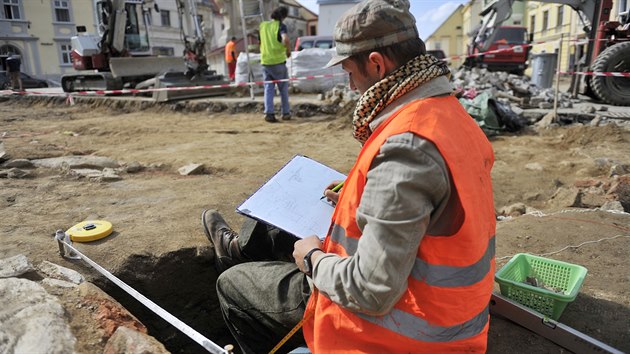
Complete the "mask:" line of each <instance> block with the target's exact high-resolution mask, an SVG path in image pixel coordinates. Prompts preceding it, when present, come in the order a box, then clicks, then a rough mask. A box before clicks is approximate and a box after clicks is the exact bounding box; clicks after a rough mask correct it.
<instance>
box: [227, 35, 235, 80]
mask: <svg viewBox="0 0 630 354" xmlns="http://www.w3.org/2000/svg"><path fill="white" fill-rule="evenodd" d="M237 57H238V54H237V53H236V37H232V39H231V40H230V41H229V42H227V44H226V45H225V62H226V63H227V66H228V76H229V78H230V81H234V79H235V77H236V58H237Z"/></svg>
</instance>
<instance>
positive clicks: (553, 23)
mask: <svg viewBox="0 0 630 354" xmlns="http://www.w3.org/2000/svg"><path fill="white" fill-rule="evenodd" d="M527 8H528V11H527V17H528V18H527V28H528V31H529V33H530V34H533V36H534V42H545V43H544V44H536V45H534V46H533V47H532V50H531V54H530V60H531V58H532V56H531V55H535V54H539V53H558V55H559V56H560V58H559V59H560V60H559V68H560V70H563V71H566V70H567V69H568V67H569V52H570V48H569V44H570V43H571V42H569V38H571V39H575V38H576V34H575V33H574V29H573V28H574V26H572V22H573V21H574V18H573V15H574V13H575V11H573V9H572V8H570V7H569V6H566V5H559V4H542V3H538V2H536V1H529V2H528V5H527ZM532 20H533V22H532ZM561 36H564V40H563V43H562V52H561V53H560V38H561ZM530 72H531V65H530V69H528V73H530Z"/></svg>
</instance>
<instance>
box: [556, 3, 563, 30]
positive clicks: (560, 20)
mask: <svg viewBox="0 0 630 354" xmlns="http://www.w3.org/2000/svg"><path fill="white" fill-rule="evenodd" d="M563 24H564V6H558V19H557V25H558V27H560V26H562V25H563Z"/></svg>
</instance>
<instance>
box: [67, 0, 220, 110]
mask: <svg viewBox="0 0 630 354" xmlns="http://www.w3.org/2000/svg"><path fill="white" fill-rule="evenodd" d="M173 1H175V2H176V5H177V9H178V14H179V16H180V21H179V22H180V25H181V26H182V27H181V31H180V32H181V36H182V38H181V39H182V41H183V42H184V53H183V55H182V56H181V57H166V56H155V55H152V51H151V46H150V38H149V31H148V26H147V23H146V17H147V14H148V13H149V11H151V8H150V7H147V6H146V2H145V0H94V9H95V11H96V19H97V22H98V23H97V32H98V33H97V34H90V33H87V32H86V31H85V28H84V27H81V26H79V27H77V32H78V35H77V36H74V37H72V39H71V44H72V52H71V58H72V66H73V68H74V69H75V70H77V71H79V73H77V74H69V75H64V76H62V78H61V86H62V88H63V90H64V91H65V92H76V91H87V90H121V89H125V88H135V89H146V88H169V87H190V86H216V85H223V84H227V83H229V82H228V81H226V80H224V78H223V76H222V75H217V74H216V72H215V71H212V70H209V68H208V64H207V61H206V53H205V39H204V36H203V32H202V30H201V24H200V22H199V16H198V14H197V10H196V6H195V2H194V0H173ZM156 8H157V7H156ZM228 90H229V89H227V88H208V89H194V90H172V91H171V90H161V91H154V92H153V98H154V99H155V100H156V101H169V100H174V99H183V98H192V97H203V96H212V95H222V94H225V93H227V92H228Z"/></svg>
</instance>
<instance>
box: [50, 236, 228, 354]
mask: <svg viewBox="0 0 630 354" xmlns="http://www.w3.org/2000/svg"><path fill="white" fill-rule="evenodd" d="M57 241H58V242H62V243H63V244H64V245H65V246H66V247H68V248H69V249H71V250H72V251H74V252H75V253H76V254H77V255H79V257H81V259H83V260H84V261H85V262H86V263H88V264H89V265H91V266H92V267H93V268H94V269H96V270H97V271H98V272H99V273H101V274H103V275H104V276H105V277H106V278H107V279H109V280H111V281H112V282H113V283H114V284H116V285H118V286H119V287H120V288H121V289H123V290H124V291H126V292H127V293H128V294H129V295H131V296H133V297H134V298H135V299H136V300H138V301H140V303H141V304H143V305H144V306H146V307H147V308H148V309H149V310H151V311H153V312H154V313H155V314H156V315H158V316H160V317H162V318H163V319H164V320H165V321H167V322H168V323H170V324H171V325H173V326H174V327H175V328H177V329H178V330H180V331H181V332H182V333H184V334H185V335H187V336H188V337H190V339H192V340H194V341H195V342H197V343H199V344H200V345H201V346H202V347H204V349H206V350H207V351H209V352H210V353H213V354H230V351H228V350H226V349H223V348H221V347H220V346H218V345H217V344H215V343H214V342H212V341H211V340H209V339H208V338H206V337H204V336H203V335H202V334H201V333H199V332H197V331H195V330H194V329H193V328H191V327H190V326H188V325H187V324H185V323H184V322H182V321H181V320H180V319H178V318H177V317H175V316H173V315H171V314H170V313H168V312H167V311H166V310H164V309H163V308H161V307H160V306H158V305H157V304H156V303H155V302H153V301H151V300H149V299H148V298H147V297H145V296H144V295H142V294H140V293H139V292H138V291H137V290H136V289H134V288H132V287H130V286H129V285H127V284H125V282H123V281H122V280H120V279H119V278H117V277H116V276H115V275H113V274H112V273H110V272H109V271H107V270H106V269H105V268H103V267H101V266H100V265H98V264H97V263H96V262H94V261H93V260H91V259H89V258H88V257H87V256H85V255H84V254H82V253H81V252H79V251H78V250H77V249H76V248H74V247H73V246H72V245H71V244H69V243H67V242H64V241H62V240H59V239H57ZM62 256H63V255H62Z"/></svg>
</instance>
